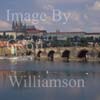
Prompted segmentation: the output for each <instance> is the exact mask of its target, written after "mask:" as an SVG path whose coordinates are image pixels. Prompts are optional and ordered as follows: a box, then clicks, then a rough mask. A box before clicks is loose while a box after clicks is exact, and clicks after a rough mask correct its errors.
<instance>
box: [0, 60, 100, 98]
mask: <svg viewBox="0 0 100 100" xmlns="http://www.w3.org/2000/svg"><path fill="white" fill-rule="evenodd" d="M10 72H15V73H18V74H20V75H21V74H22V73H24V75H25V74H27V75H30V74H32V75H34V76H36V78H37V76H40V77H41V78H42V79H47V80H48V79H61V80H62V79H68V80H71V79H74V80H77V79H82V80H84V87H70V86H68V87H48V88H47V87H45V88H43V87H36V88H35V87H34V88H24V87H23V88H22V87H20V88H18V87H13V86H12V85H11V82H10V80H9V78H8V76H9V73H10ZM0 100H100V63H96V62H95V63H92V62H91V63H82V62H69V63H67V62H50V61H8V60H5V61H4V60H0Z"/></svg>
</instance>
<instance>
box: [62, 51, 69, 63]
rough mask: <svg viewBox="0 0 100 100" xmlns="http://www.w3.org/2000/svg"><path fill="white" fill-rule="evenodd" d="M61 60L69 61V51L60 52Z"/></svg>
mask: <svg viewBox="0 0 100 100" xmlns="http://www.w3.org/2000/svg"><path fill="white" fill-rule="evenodd" d="M61 57H62V58H67V61H69V57H70V50H64V51H63V52H62V56H61Z"/></svg>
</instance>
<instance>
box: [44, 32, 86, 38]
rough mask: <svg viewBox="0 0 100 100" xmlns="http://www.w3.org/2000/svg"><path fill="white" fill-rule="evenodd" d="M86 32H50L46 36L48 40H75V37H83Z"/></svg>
mask: <svg viewBox="0 0 100 100" xmlns="http://www.w3.org/2000/svg"><path fill="white" fill-rule="evenodd" d="M84 34H85V32H50V33H47V34H45V36H44V37H45V39H46V40H49V39H51V40H53V39H54V38H56V39H57V40H67V38H73V37H75V36H77V37H83V36H84Z"/></svg>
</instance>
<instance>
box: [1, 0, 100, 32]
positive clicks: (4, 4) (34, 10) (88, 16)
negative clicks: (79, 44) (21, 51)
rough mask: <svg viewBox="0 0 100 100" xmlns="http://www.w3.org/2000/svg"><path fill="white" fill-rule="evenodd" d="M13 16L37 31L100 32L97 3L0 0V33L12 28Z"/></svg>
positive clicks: (99, 0)
mask: <svg viewBox="0 0 100 100" xmlns="http://www.w3.org/2000/svg"><path fill="white" fill-rule="evenodd" d="M15 13H16V14H19V13H20V14H21V18H22V19H21V20H22V21H23V23H26V24H30V25H31V24H32V25H35V26H36V28H38V29H44V30H47V31H56V30H60V31H68V32H70V31H85V32H100V0H0V30H9V29H11V23H12V21H13V18H15V17H13V16H14V14H15ZM29 18H30V19H29ZM14 20H16V18H15V19H14Z"/></svg>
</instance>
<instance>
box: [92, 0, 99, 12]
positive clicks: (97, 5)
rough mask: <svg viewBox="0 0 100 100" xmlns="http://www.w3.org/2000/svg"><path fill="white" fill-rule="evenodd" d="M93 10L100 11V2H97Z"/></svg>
mask: <svg viewBox="0 0 100 100" xmlns="http://www.w3.org/2000/svg"><path fill="white" fill-rule="evenodd" d="M92 9H93V10H100V1H96V2H95V3H94V5H93V7H92Z"/></svg>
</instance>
